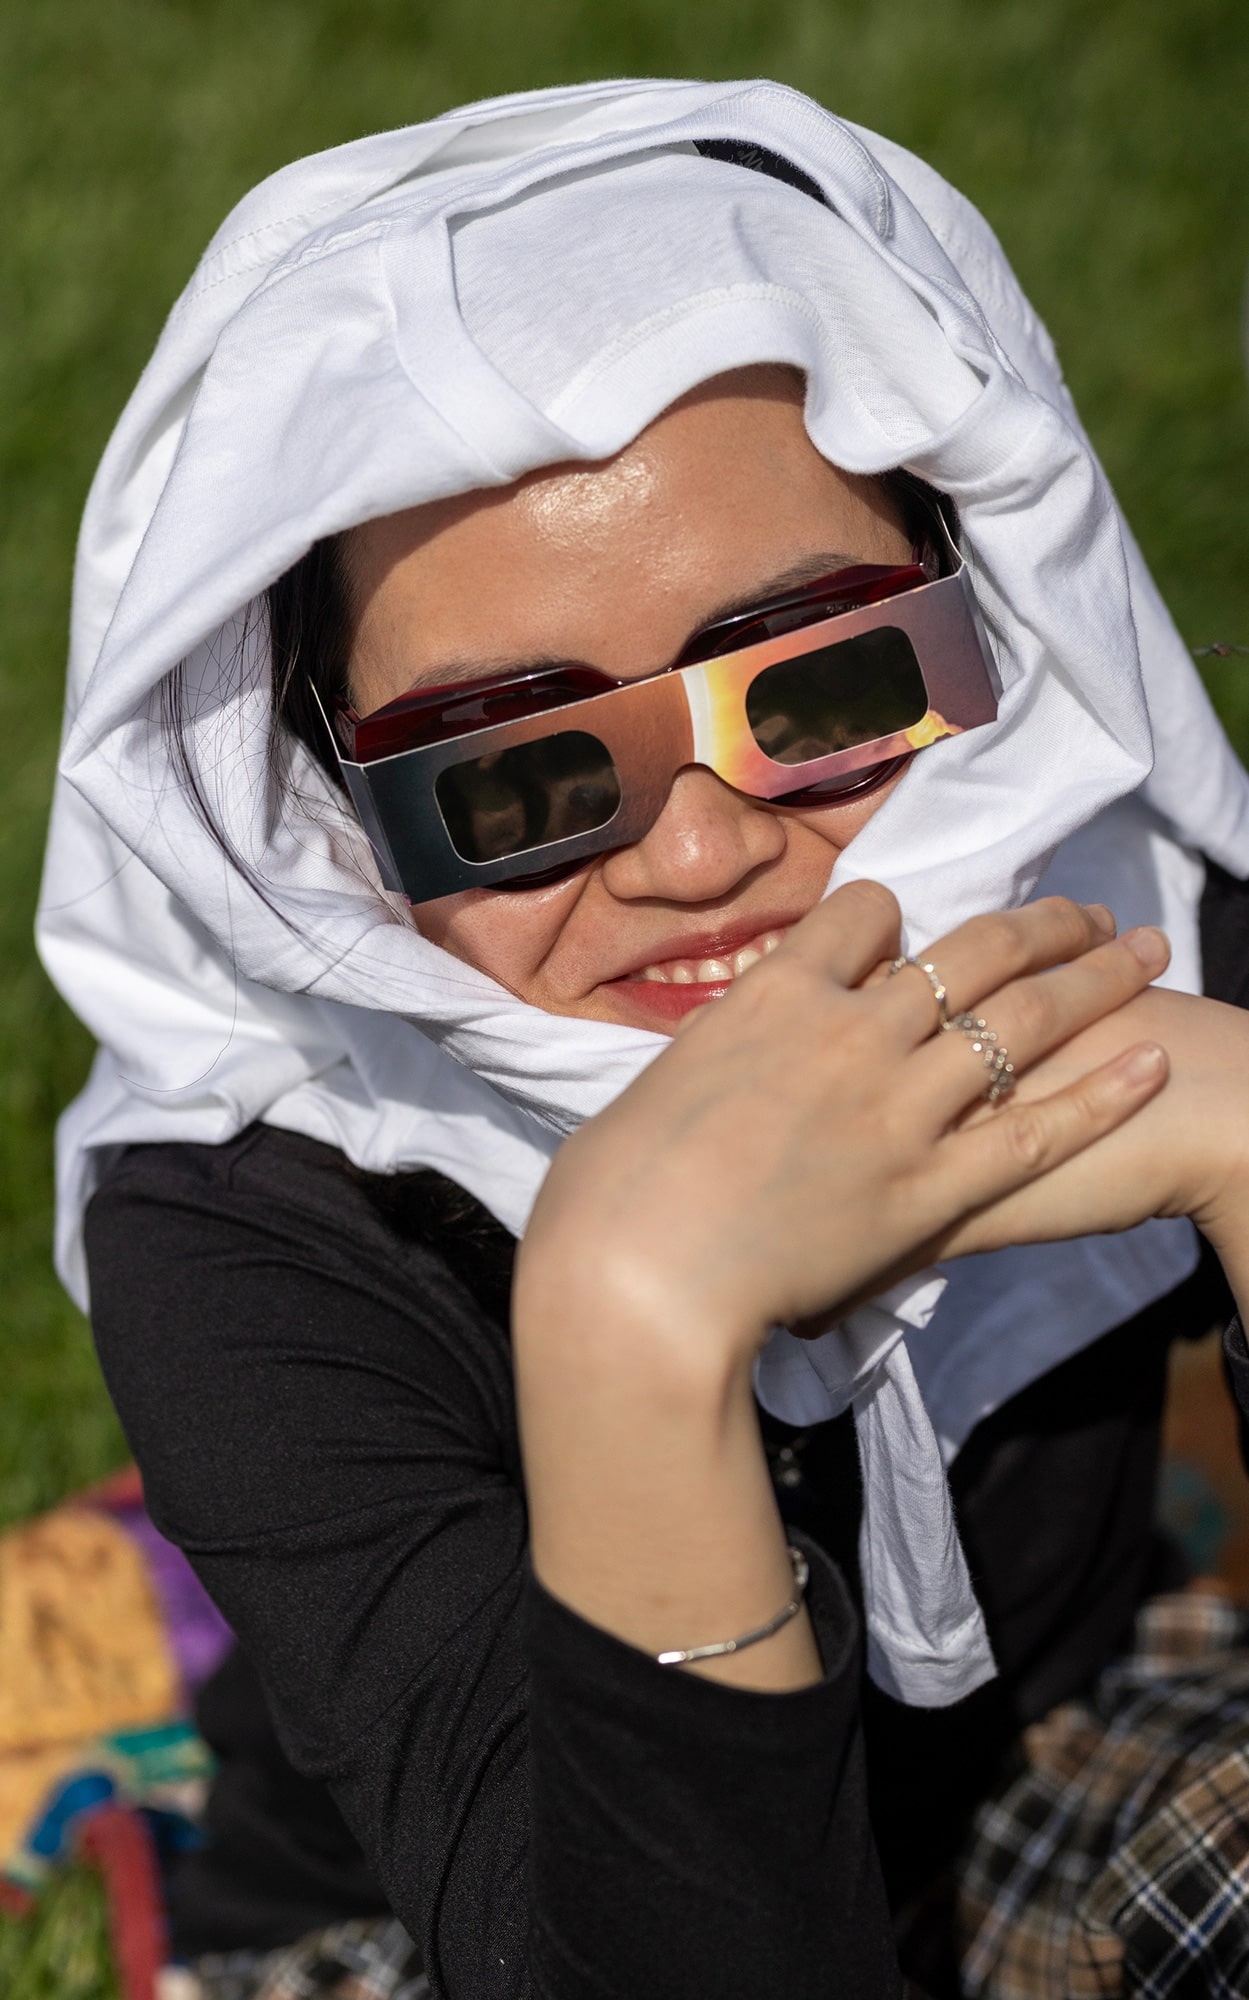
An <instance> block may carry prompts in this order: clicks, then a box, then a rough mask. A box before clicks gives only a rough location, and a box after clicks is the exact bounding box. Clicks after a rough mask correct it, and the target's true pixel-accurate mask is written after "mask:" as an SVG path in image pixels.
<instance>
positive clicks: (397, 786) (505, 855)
mask: <svg viewBox="0 0 1249 2000" xmlns="http://www.w3.org/2000/svg"><path fill="white" fill-rule="evenodd" d="M933 514H934V517H935V519H934V526H935V527H936V529H937V539H938V541H939V553H940V556H941V559H942V567H943V568H944V569H946V570H947V571H948V572H949V573H948V574H945V575H942V576H939V577H938V578H937V579H936V580H934V581H928V580H926V579H925V580H923V581H918V582H915V583H914V584H912V585H911V586H910V587H909V588H903V589H902V590H901V591H900V592H899V593H898V594H897V595H893V596H888V597H884V598H881V599H880V600H879V601H876V602H872V603H868V604H864V605H862V606H860V607H858V608H854V609H849V610H840V611H837V612H836V613H834V615H832V616H830V617H822V618H821V617H818V616H817V618H816V621H815V622H814V623H811V624H805V625H802V626H801V627H800V628H799V629H798V630H791V631H787V632H784V633H783V634H781V635H779V636H777V637H772V638H767V639H763V640H761V641H757V642H755V643H752V644H747V645H743V646H742V647H741V648H740V649H739V650H737V651H732V652H727V653H721V654H719V655H714V656H713V657H711V658H708V659H702V660H696V661H694V662H692V663H691V664H689V665H684V666H682V665H677V666H673V667H668V668H666V669H664V670H662V671H661V672H659V673H657V674H653V675H650V676H648V677H647V678H646V679H644V680H638V681H628V682H625V683H623V684H621V685H618V686H612V687H608V688H607V689H606V690H605V691H604V692H601V693H589V694H583V695H580V696H575V695H574V696H573V697H572V698H570V697H569V695H568V693H567V692H565V693H563V694H562V695H558V694H557V695H556V696H555V698H554V702H553V704H552V705H551V706H547V707H545V708H542V709H541V710H539V711H538V712H536V713H530V714H521V715H515V716H513V717H512V718H511V719H509V720H506V721H501V722H494V723H487V724H486V726H484V727H477V728H473V729H471V730H469V731H467V732H464V733H460V734H456V735H451V736H445V737H444V738H443V740H441V741H434V742H426V743H421V744H418V745H416V746H414V747H405V748H401V749H399V750H397V751H394V752H392V753H390V754H386V753H385V752H384V751H383V752H382V753H381V754H375V755H374V756H372V757H363V758H357V757H355V756H353V755H351V754H350V752H351V750H352V749H354V747H355V734H356V730H357V728H359V729H361V731H362V732H363V730H364V728H365V727H367V726H368V725H370V724H373V725H375V724H376V718H377V717H378V716H385V715H387V714H389V713H390V711H391V710H392V709H393V708H396V707H397V706H398V704H387V707H386V709H384V710H379V711H376V712H375V716H371V717H364V718H359V717H355V716H353V715H351V713H350V711H344V712H343V713H340V714H339V715H338V716H336V718H335V722H336V724H337V727H336V728H330V729H329V733H330V736H331V738H332V740H333V742H334V747H335V751H336V753H337V756H338V760H339V764H340V767H341V769H342V774H343V778H344V781H345V783H346V786H347V790H348V792H349V794H350V796H351V800H352V803H353V805H354V806H355V809H356V812H357V813H358V815H359V818H360V821H361V824H362V825H363V827H364V830H365V832H366V834H367V835H368V838H369V841H370V844H371V846H372V848H373V852H374V855H375V856H376V859H377V865H378V869H379V871H380V874H381V878H382V882H383V884H384V886H385V887H386V888H387V889H390V890H396V891H399V892H400V893H401V894H403V895H404V896H406V897H407V899H408V901H409V902H411V903H423V902H430V901H432V900H433V899H434V898H435V897H438V896H446V895H451V894H454V893H456V892H458V891H461V890H464V889H474V888H493V887H496V886H499V885H503V884H506V883H508V882H519V881H521V880H523V879H524V878H530V879H532V878H534V877H535V876H536V877H541V876H542V875H544V874H547V873H551V872H557V871H561V870H563V869H564V868H572V867H575V866H576V865H577V864H579V863H580V862H581V861H583V860H588V859H590V858H591V857H592V856H594V855H596V854H603V853H606V852H607V851H609V850H610V849H612V848H616V847H624V846H628V845H630V844H632V843H633V842H634V841H637V840H640V839H642V838H643V836H644V835H645V834H646V833H647V832H648V831H649V830H650V828H651V827H652V826H653V825H654V823H655V821H656V819H657V818H658V817H659V814H660V813H661V811H662V810H663V807H664V804H665V802H666V800H667V798H668V794H669V791H670V789H671V786H672V782H673V779H674V778H675V777H676V775H677V773H678V771H680V770H682V769H683V768H684V767H685V766H687V765H690V764H703V765H706V766H707V767H709V768H710V769H711V770H712V771H714V772H715V773H716V775H717V776H718V777H720V778H721V779H723V780H724V782H725V783H727V784H729V785H732V786H733V787H734V788H735V789H737V790H738V791H742V792H745V793H747V794H749V795H750V796H751V797H752V798H758V799H783V798H786V797H787V796H792V795H794V794H797V793H805V792H807V791H808V790H809V789H810V788H812V787H815V786H819V785H820V784H822V783H825V782H827V781H829V780H833V779H837V778H839V777H852V775H853V774H854V773H855V772H863V771H866V770H867V769H868V768H869V767H871V766H873V765H881V764H884V763H887V762H889V761H890V760H893V759H897V758H901V757H905V756H908V755H910V754H911V753H912V752H914V751H916V750H919V749H923V748H924V747H926V746H927V745H928V744H931V743H935V742H937V741H938V740H939V739H940V738H941V737H943V736H954V735H959V734H961V733H962V732H963V731H964V730H967V729H975V728H978V727H980V726H981V725H982V724H984V723H988V722H992V721H994V720H995V718H996V716H997V707H998V698H999V696H1000V693H1001V687H1000V682H999V679H998V675H997V670H996V667H995V665H994V661H993V656H992V654H991V652H990V650H989V644H988V639H987V636H986V633H985V629H984V624H983V621H982V619H981V616H980V612H979V608H978V607H977V604H976V601H975V598H974V596H973V594H972V589H971V583H970V580H969V578H968V575H967V570H966V566H965V564H964V562H963V559H962V556H961V555H960V554H959V551H958V548H957V546H956V544H955V543H954V541H953V538H952V536H951V535H950V533H949V530H948V527H947V526H946V523H945V522H944V520H943V519H941V517H940V515H939V514H938V513H937V510H936V509H935V508H934V509H933ZM905 573H906V572H901V574H905ZM849 574H850V573H849V572H846V575H847V577H849ZM878 574H880V575H881V576H887V575H888V572H885V571H880V572H878ZM910 574H912V575H914V574H915V572H914V571H913V570H912V571H911V572H910ZM920 574H921V575H922V572H920ZM797 595H798V594H797V593H796V594H795V596H797ZM828 595H830V596H832V595H833V592H832V591H831V590H830V591H829V592H828ZM754 615H755V614H751V613H748V614H745V616H744V618H743V619H741V620H732V621H728V622H729V623H730V624H738V623H745V624H749V623H750V620H751V618H752V617H753V616H754ZM847 644H849V647H850V651H849V652H848V653H847V652H846V651H845V648H846V647H847ZM838 654H840V655H841V659H840V661H838V659H837V655H838ZM856 667H857V670H858V671H857V675H856V674H855V672H854V669H855V668H856ZM774 669H783V670H785V672H784V673H783V674H782V675H780V676H778V674H777V673H775V672H773V671H772V670H774ZM847 671H849V672H850V674H851V678H852V680H854V681H855V685H854V686H853V687H851V688H850V689H849V690H847V688H846V686H845V677H846V673H847ZM838 673H840V674H841V677H842V685H841V692H840V694H838V692H837V687H836V685H835V683H836V677H837V675H838ZM769 675H770V678H766V679H765V678H763V677H765V676H769ZM830 675H831V676H832V681H831V682H830V678H829V677H830ZM821 676H822V677H823V678H822V679H821ZM534 678H535V679H536V680H537V679H541V678H543V677H542V676H535V677H534ZM546 678H548V679H551V680H556V679H558V678H559V677H558V675H548V676H547V677H546ZM587 678H591V680H592V677H590V676H587ZM830 686H831V688H832V692H831V693H830ZM760 689H762V690H763V691H764V692H763V695H762V696H761V695H760V693H759V690H760ZM774 689H775V690H777V693H776V694H775V696H771V695H769V691H770V690H774ZM786 690H787V691H788V707H787V706H786V700H787V697H786V692H785V691H786ZM821 690H822V695H823V700H824V707H823V709H819V708H818V702H819V700H820V698H821ZM480 691H481V690H480V689H473V688H469V687H467V686H466V687H465V688H464V689H444V690H441V691H440V692H441V694H442V695H443V696H444V697H445V698H447V699H450V698H451V697H452V696H454V695H457V694H463V695H465V696H468V695H471V694H474V693H478V692H480ZM812 699H814V700H815V701H816V703H817V708H816V710H815V711H814V712H815V713H816V714H817V718H818V720H819V723H820V726H822V727H823V728H824V736H825V740H827V737H828V736H829V735H830V734H836V733H837V730H838V729H840V730H841V731H842V733H843V735H847V736H849V737H850V738H851V739H852V740H849V741H846V742H845V743H844V745H840V746H838V747H836V748H832V749H829V750H827V751H826V752H825V753H824V754H818V755H810V756H808V755H804V754H803V751H804V749H811V748H813V747H822V746H820V743H819V737H818V735H817V736H816V737H815V739H814V740H813V738H812V734H811V729H810V726H809V718H810V714H811V713H812V710H811V701H812ZM804 701H805V704H806V711H805V712H806V714H807V734H806V736H805V737H804V736H803V733H802V730H803V713H804ZM839 701H840V713H839V711H838V703H839ZM873 702H875V704H876V710H877V713H876V718H875V724H879V723H881V722H882V721H888V723H889V724H890V726H889V727H888V728H881V727H879V726H875V724H874V723H873V721H872V718H871V711H872V704H873ZM556 704H558V705H556ZM856 704H857V705H858V708H859V711H860V713H859V717H858V721H857V723H856V720H855V714H854V711H855V707H856ZM318 705H319V704H318ZM908 708H909V710H910V711H912V713H910V714H909V716H908V715H907V714H906V713H905V711H907V710H908ZM322 712H323V713H324V711H322ZM830 717H831V718H832V726H831V728H830V727H829V722H830ZM795 718H797V719H796V720H795ZM326 721H327V727H328V723H329V719H328V718H326ZM864 729H866V730H867V731H868V732H869V733H866V734H864V733H862V732H863V731H864ZM856 731H857V732H858V733H857V736H856ZM786 735H788V739H789V740H788V742H784V741H782V740H779V739H783V738H785V737H786ZM343 738H346V739H347V742H346V747H345V746H344V741H343ZM761 738H762V739H763V741H761ZM764 742H769V744H770V748H771V749H772V750H773V751H775V752H776V753H777V754H775V755H769V754H768V750H767V749H765V748H764V747H763V743H764ZM526 745H534V746H541V747H540V748H538V749H537V750H536V751H535V752H534V753H531V755H530V757H529V758H528V759H523V758H522V759H517V758H516V757H515V756H513V758H512V759H511V765H510V771H511V773H512V775H511V776H509V765H508V763H507V762H506V755H507V753H508V752H516V751H518V750H520V749H521V748H522V747H523V746H526ZM517 771H520V772H522V773H524V772H527V773H528V777H529V780H530V782H529V784H528V796H529V798H530V799H531V800H532V798H533V795H534V793H535V790H536V791H537V792H539V793H540V794H541V799H540V803H541V806H542V812H543V825H542V827H541V829H540V830H539V831H538V834H537V837H536V838H533V839H531V838H530V837H529V832H530V829H529V828H528V827H527V825H526V820H527V819H531V818H532V812H531V811H530V810H528V809H527V807H526V804H525V795H526V784H525V783H524V782H523V781H519V782H518V781H517V780H516V777H515V774H516V773H517ZM535 776H536V784H535V782H534V780H535ZM835 799H836V793H835V792H834V793H831V794H830V796H829V800H828V803H834V802H835ZM796 802H800V803H809V804H814V803H817V801H816V800H807V799H803V800H801V801H796ZM552 833H553V836H554V837H552ZM466 850H467V851H466Z"/></svg>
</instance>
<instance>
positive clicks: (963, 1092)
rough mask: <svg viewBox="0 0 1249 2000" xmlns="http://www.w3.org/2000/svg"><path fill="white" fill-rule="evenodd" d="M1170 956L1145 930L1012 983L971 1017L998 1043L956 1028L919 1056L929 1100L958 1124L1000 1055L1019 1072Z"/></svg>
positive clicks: (1123, 997)
mask: <svg viewBox="0 0 1249 2000" xmlns="http://www.w3.org/2000/svg"><path fill="white" fill-rule="evenodd" d="M1169 955H1170V951H1169V947H1168V945H1167V941H1166V939H1165V937H1164V936H1163V934H1162V932H1161V931H1158V930H1154V929H1152V928H1150V927H1148V926H1145V927H1142V928H1140V929H1138V930H1134V931H1128V932H1127V933H1126V934H1125V935H1124V936H1123V937H1122V938H1116V939H1115V940H1114V941H1113V942H1112V943H1110V944H1104V945H1099V946H1098V947H1097V948H1096V949H1095V950H1093V951H1090V952H1086V953H1085V955H1084V956H1083V957H1082V958H1078V959H1075V960H1073V961H1072V963H1070V964H1068V965H1063V966H1059V967H1057V968H1056V969H1054V970H1052V971H1049V972H1045V973H1040V974H1034V975H1033V976H1032V977H1030V978H1027V979H1018V980H1014V981H1013V982H1012V983H1011V984H1010V985H1009V986H1005V987H1003V988H1002V989H1001V991H1000V992H998V993H995V994H993V995H992V996H991V998H990V999H989V1000H987V1001H986V1002H985V1003H984V1009H983V1012H980V1013H977V1014H976V1015H975V1017H974V1018H975V1019H977V1020H982V1021H984V1023H985V1024H986V1027H987V1028H988V1029H990V1030H991V1031H992V1035H994V1036H996V1041H994V1040H993V1039H992V1037H991V1036H977V1035H974V1034H969V1033H968V1032H967V1031H965V1030H958V1029H954V1030H952V1031H951V1032H950V1033H948V1034H943V1035H941V1036H939V1037H938V1038H937V1039H936V1040H935V1041H934V1042H933V1044H932V1045H931V1046H929V1047H925V1048H921V1049H918V1050H917V1051H916V1053H915V1057H914V1062H915V1065H916V1068H915V1072H914V1074H915V1078H916V1082H917V1085H918V1088H919V1089H920V1091H921V1092H922V1093H926V1095H925V1101H926V1102H929V1103H931V1104H932V1105H933V1107H934V1108H935V1109H936V1110H937V1111H938V1114H939V1115H942V1116H944V1117H945V1118H946V1119H947V1120H952V1119H954V1118H955V1117H957V1115H958V1114H959V1113H960V1112H961V1111H963V1110H964V1109H965V1108H966V1107H967V1106H968V1105H969V1104H972V1103H973V1102H974V1101H975V1099H976V1098H977V1096H983V1095H984V1094H985V1092H986V1090H987V1088H988V1085H989V1083H990V1081H991V1080H992V1071H991V1068H990V1064H991V1063H992V1062H993V1060H994V1059H995V1057H997V1056H999V1055H1000V1054H1002V1053H1005V1054H1006V1055H1007V1057H1008V1059H1009V1061H1010V1063H1011V1065H1012V1068H1013V1070H1014V1073H1015V1074H1016V1075H1018V1074H1020V1073H1022V1072H1023V1071H1024V1070H1025V1069H1027V1068H1028V1066H1029V1065H1030V1064H1032V1063H1034V1062H1037V1061H1038V1060H1039V1059H1040V1057H1042V1056H1044V1055H1048V1054H1049V1052H1050V1050H1051V1049H1056V1048H1059V1047H1061V1045H1062V1044H1063V1043H1064V1042H1067V1041H1070V1039H1071V1037H1072V1036H1073V1035H1077V1034H1079V1032H1080V1030H1081V1029H1082V1028H1088V1027H1091V1026H1092V1024H1093V1022H1094V1021H1100V1020H1102V1019H1103V1018H1104V1016H1105V1015H1107V1014H1112V1013H1114V1012H1115V1011H1116V1009H1117V1008H1119V1007H1122V1006H1124V1005H1125V1004H1126V1002H1127V1001H1129V1000H1133V999H1135V998H1136V995H1137V994H1138V993H1141V992H1143V991H1144V989H1145V987H1146V986H1148V985H1149V982H1150V981H1151V979H1156V978H1157V976H1158V974H1159V973H1160V972H1162V971H1163V970H1164V968H1165V966H1166V963H1167V959H1168V957H1169ZM978 1043H979V1044H980V1046H979V1048H978V1046H977V1044H978Z"/></svg>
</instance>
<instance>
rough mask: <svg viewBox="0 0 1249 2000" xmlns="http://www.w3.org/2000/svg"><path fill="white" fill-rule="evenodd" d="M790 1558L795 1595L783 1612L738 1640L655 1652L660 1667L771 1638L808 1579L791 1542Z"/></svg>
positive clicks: (797, 1606)
mask: <svg viewBox="0 0 1249 2000" xmlns="http://www.w3.org/2000/svg"><path fill="white" fill-rule="evenodd" d="M789 1560H790V1564H791V1565H792V1568H793V1572H794V1594H793V1596H792V1597H791V1599H790V1601H789V1603H788V1604H787V1605H786V1606H785V1608H784V1610H783V1611H778V1612H777V1614H776V1616H775V1618H769V1620H768V1622H767V1624H766V1625H756V1627H755V1629H754V1631H753V1632H743V1633H742V1634H741V1636H740V1638H737V1639H718V1640H717V1641H716V1643H715V1645H714V1646H677V1647H675V1648H674V1649H673V1651H672V1652H670V1653H658V1654H656V1659H657V1660H658V1663H659V1665H660V1666H661V1667H687V1666H689V1664H690V1662H691V1661H692V1660H718V1659H722V1658H723V1656H724V1655H725V1654H726V1653H740V1652H741V1651H742V1650H743V1648H745V1647H746V1646H757V1645H758V1644H759V1641H760V1640H761V1639H770V1638H771V1637H772V1634H773V1633H774V1632H779V1631H780V1629H781V1626H782V1625H788V1623H789V1621H790V1619H791V1618H796V1617H797V1616H798V1613H799V1612H800V1611H801V1609H802V1600H803V1598H804V1597H805V1595H806V1590H807V1580H808V1578H809V1577H810V1575H811V1568H810V1565H809V1563H808V1562H807V1559H806V1557H805V1556H804V1555H803V1553H802V1550H801V1549H796V1548H794V1546H793V1544H792V1543H791V1544H790V1549H789Z"/></svg>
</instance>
